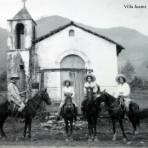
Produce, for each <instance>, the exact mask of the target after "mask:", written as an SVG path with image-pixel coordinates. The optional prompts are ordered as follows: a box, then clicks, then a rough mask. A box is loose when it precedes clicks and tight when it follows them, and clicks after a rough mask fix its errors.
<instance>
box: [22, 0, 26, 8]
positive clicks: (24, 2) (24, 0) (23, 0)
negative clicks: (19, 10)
mask: <svg viewBox="0 0 148 148" xmlns="http://www.w3.org/2000/svg"><path fill="white" fill-rule="evenodd" d="M26 1H27V0H22V2H23V4H24V8H25V7H26Z"/></svg>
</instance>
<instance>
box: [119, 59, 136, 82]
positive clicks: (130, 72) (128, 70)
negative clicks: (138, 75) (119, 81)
mask: <svg viewBox="0 0 148 148" xmlns="http://www.w3.org/2000/svg"><path fill="white" fill-rule="evenodd" d="M121 73H122V74H124V75H125V76H126V77H127V79H128V81H129V82H131V81H132V80H133V78H134V74H135V68H134V66H133V65H132V64H131V62H130V61H127V62H126V63H125V65H124V66H123V67H122V68H121Z"/></svg>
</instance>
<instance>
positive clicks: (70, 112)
mask: <svg viewBox="0 0 148 148" xmlns="http://www.w3.org/2000/svg"><path fill="white" fill-rule="evenodd" d="M60 114H61V116H62V117H63V118H64V121H65V130H66V136H67V137H66V141H68V140H69V138H70V140H72V133H73V121H74V119H75V120H76V117H77V108H76V106H75V105H74V104H73V103H72V98H71V96H66V99H65V104H64V105H63V107H62V108H61V113H60ZM69 126H70V132H69Z"/></svg>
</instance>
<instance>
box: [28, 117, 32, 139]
mask: <svg viewBox="0 0 148 148" xmlns="http://www.w3.org/2000/svg"><path fill="white" fill-rule="evenodd" d="M31 124H32V119H29V120H28V138H29V139H31Z"/></svg>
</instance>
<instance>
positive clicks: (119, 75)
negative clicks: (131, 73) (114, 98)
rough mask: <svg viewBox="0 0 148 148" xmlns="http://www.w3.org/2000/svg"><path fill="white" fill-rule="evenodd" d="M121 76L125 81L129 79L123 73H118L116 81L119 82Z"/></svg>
mask: <svg viewBox="0 0 148 148" xmlns="http://www.w3.org/2000/svg"><path fill="white" fill-rule="evenodd" d="M119 78H123V79H124V81H125V82H126V81H127V78H126V76H125V75H123V74H118V75H117V77H116V81H117V82H119Z"/></svg>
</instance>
